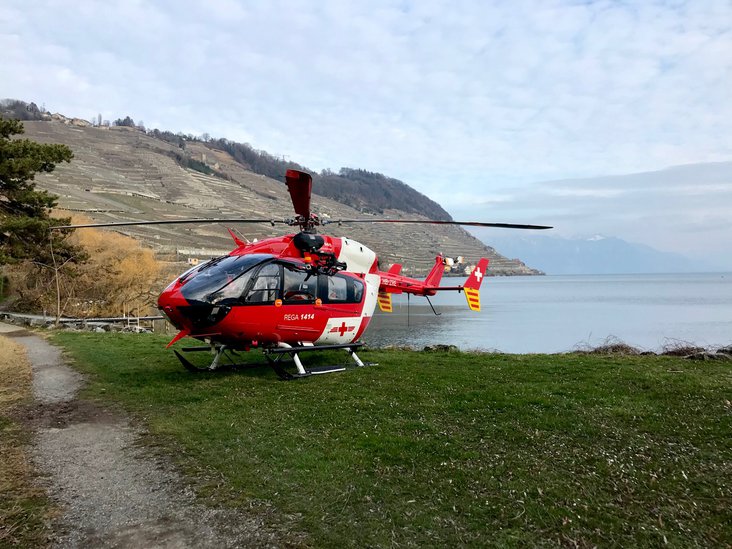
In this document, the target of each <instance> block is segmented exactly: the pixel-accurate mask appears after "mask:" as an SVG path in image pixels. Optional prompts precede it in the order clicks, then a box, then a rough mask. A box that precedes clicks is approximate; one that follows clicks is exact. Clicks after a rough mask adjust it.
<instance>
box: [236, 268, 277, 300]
mask: <svg viewBox="0 0 732 549" xmlns="http://www.w3.org/2000/svg"><path fill="white" fill-rule="evenodd" d="M281 271H282V266H281V265H278V264H277V263H268V264H267V265H264V266H263V267H262V268H261V269H259V272H258V273H257V274H256V276H255V278H254V282H253V284H251V287H250V289H249V291H248V292H247V294H246V297H245V298H244V303H245V304H260V303H274V301H275V299H279V297H280V287H281V279H282V274H281Z"/></svg>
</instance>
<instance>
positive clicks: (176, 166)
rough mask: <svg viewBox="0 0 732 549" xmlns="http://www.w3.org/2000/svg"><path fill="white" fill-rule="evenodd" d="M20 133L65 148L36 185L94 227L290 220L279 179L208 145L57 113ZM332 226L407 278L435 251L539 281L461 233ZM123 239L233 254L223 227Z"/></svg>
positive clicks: (274, 231) (322, 205)
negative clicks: (399, 267) (68, 157)
mask: <svg viewBox="0 0 732 549" xmlns="http://www.w3.org/2000/svg"><path fill="white" fill-rule="evenodd" d="M25 129H26V136H27V137H28V138H30V139H33V140H36V141H39V142H43V143H64V144H66V145H68V146H69V147H71V149H72V150H73V151H74V155H75V158H74V160H73V161H72V163H71V164H70V165H62V166H59V167H58V168H57V170H56V171H55V172H53V173H52V174H49V175H48V176H44V177H39V178H38V185H39V187H41V188H45V189H48V190H49V191H51V192H53V193H54V194H57V195H59V197H60V198H59V206H60V208H62V209H65V210H68V211H70V212H78V213H82V214H84V215H86V216H87V217H90V218H92V219H94V220H96V221H121V220H138V219H139V220H148V219H177V218H189V217H219V216H243V217H252V216H253V217H265V218H276V219H277V218H286V217H291V216H292V206H291V203H290V199H289V195H288V193H287V189H286V187H285V185H284V184H283V183H282V182H281V181H276V180H274V179H271V178H268V177H266V176H263V175H260V174H256V173H253V172H252V171H251V170H249V169H247V168H246V167H244V166H243V165H242V164H241V163H240V162H238V161H237V160H236V159H234V158H233V157H232V155H231V154H229V153H228V152H226V151H224V150H222V149H219V148H214V147H212V146H211V145H210V144H209V143H205V142H202V141H188V140H185V139H183V141H182V142H181V143H180V145H178V144H174V143H171V142H169V141H166V140H163V139H159V138H156V137H154V136H153V135H150V134H147V133H145V132H143V131H140V130H138V129H135V128H131V127H126V126H112V127H110V128H103V127H92V126H90V125H89V124H88V123H85V122H84V121H81V120H79V121H75V122H74V123H72V121H71V120H68V119H65V118H64V117H62V116H60V115H54V120H52V121H27V122H25ZM381 177H383V176H381ZM349 200H350V199H349ZM361 209H363V208H361ZM313 210H314V211H315V212H318V213H319V214H321V215H329V216H331V217H332V218H339V217H343V218H349V217H351V218H352V217H364V215H366V214H364V213H363V212H362V211H360V209H356V208H353V207H350V206H347V205H345V204H341V203H339V202H336V201H335V200H333V199H331V198H327V197H324V196H320V195H315V196H314V197H313ZM383 213H384V214H385V215H387V216H389V217H395V218H399V217H405V218H418V217H419V216H417V215H415V214H414V213H413V212H405V211H403V210H394V209H388V208H385V209H383ZM331 227H332V228H331ZM331 227H329V232H330V233H331V234H335V235H337V236H346V235H347V236H349V237H351V238H354V239H356V240H358V241H361V242H363V243H364V244H366V245H367V246H369V247H371V248H373V249H374V250H375V251H376V252H377V254H378V255H379V257H380V259H381V263H382V266H388V265H389V264H391V263H394V262H400V263H402V264H403V265H404V266H405V270H406V272H407V273H413V274H420V273H423V272H424V271H425V270H426V269H427V268H428V267H429V266H430V265H431V264H432V262H433V261H434V256H435V255H436V254H437V253H443V254H445V255H447V256H457V255H462V256H464V257H465V258H466V260H467V261H468V262H469V263H475V262H476V261H477V259H478V258H479V257H481V256H486V257H489V258H490V259H491V269H490V271H491V272H490V274H493V275H510V274H536V273H537V272H536V271H534V270H532V269H529V268H528V267H526V266H525V265H524V264H523V263H521V262H520V261H517V260H508V259H506V258H504V257H503V256H500V255H499V254H497V253H496V252H495V251H494V250H493V249H492V248H488V247H486V246H485V245H483V244H482V243H481V242H480V241H479V240H477V239H476V238H474V237H472V236H471V235H469V234H468V233H467V232H466V231H464V230H463V229H461V228H459V227H430V226H401V225H373V226H372V225H367V224H362V225H357V226H352V227H346V226H343V227H337V226H331ZM240 230H241V231H242V234H243V235H244V236H246V237H247V238H249V239H250V240H251V239H254V238H259V239H261V238H266V237H269V236H275V235H278V234H284V233H285V232H287V228H280V227H271V226H267V225H263V226H259V225H246V226H242V227H240ZM120 232H124V233H125V234H129V235H131V236H134V237H136V238H140V239H142V240H143V241H145V242H146V243H147V244H149V245H150V246H151V247H153V248H154V249H155V250H156V251H158V252H159V253H161V254H167V255H168V256H169V257H171V259H172V258H177V259H179V260H184V259H185V257H186V256H210V255H212V254H216V253H224V252H227V251H228V250H230V249H231V248H232V243H231V239H230V237H229V235H228V233H227V231H226V229H225V227H223V226H217V225H201V226H164V227H161V226H155V227H129V228H125V229H124V230H122V229H120Z"/></svg>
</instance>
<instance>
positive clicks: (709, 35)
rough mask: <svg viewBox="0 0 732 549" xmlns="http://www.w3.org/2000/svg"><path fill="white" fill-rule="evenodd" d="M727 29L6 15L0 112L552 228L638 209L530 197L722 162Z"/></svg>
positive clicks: (730, 79)
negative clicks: (546, 219) (22, 106)
mask: <svg viewBox="0 0 732 549" xmlns="http://www.w3.org/2000/svg"><path fill="white" fill-rule="evenodd" d="M731 21H732V7H730V5H729V3H728V2H726V1H715V0H709V1H705V2H683V1H681V2H670V1H669V2H664V1H652V2H630V3H619V2H611V1H603V0H601V1H597V2H575V1H570V0H566V1H565V0H562V1H557V0H554V1H549V2H546V1H539V0H536V1H518V2H480V1H477V0H475V1H468V0H460V1H457V2H447V1H442V0H439V1H438V0H422V1H416V0H398V1H397V0H394V1H388V0H375V1H373V2H368V3H346V2H341V1H339V0H322V1H319V2H306V1H304V0H273V1H271V2H243V1H237V0H216V1H215V2H208V3H200V2H195V1H193V0H181V1H176V2H173V1H172V0H167V1H161V2H155V3H150V2H141V1H127V0H117V1H101V0H97V1H91V0H87V1H74V2H71V1H70V0H46V1H42V0H39V1H35V2H31V3H28V2H23V1H21V0H6V1H5V2H3V3H2V4H1V5H0V49H1V50H2V51H3V59H2V60H0V83H2V86H1V87H0V96H3V97H15V98H19V99H24V100H28V101H35V102H37V103H39V104H42V103H45V104H46V105H47V106H48V107H49V108H50V109H53V110H56V111H61V112H64V113H65V114H68V115H73V116H81V117H85V118H91V117H93V116H95V115H96V114H97V113H102V115H103V117H104V118H108V119H115V118H118V117H120V116H126V115H130V116H132V117H133V118H135V119H136V120H140V119H142V120H144V122H145V123H146V125H147V126H148V127H159V128H161V129H170V130H173V131H183V132H186V133H194V134H201V133H203V132H208V133H209V134H211V135H213V136H221V137H227V138H230V139H236V140H242V141H249V142H250V143H251V144H252V145H254V146H255V147H257V148H262V149H265V150H268V151H270V152H272V153H273V154H279V155H287V156H288V157H289V158H292V159H296V160H298V161H299V162H301V163H302V164H304V165H306V166H309V167H311V168H313V169H322V168H326V167H329V168H336V169H337V168H339V167H341V166H353V167H361V168H365V169H370V170H374V171H381V172H383V173H386V174H388V175H391V176H394V177H398V178H400V179H403V180H404V181H406V182H407V183H409V184H410V185H412V186H414V187H415V188H417V189H418V190H420V191H421V192H423V193H425V194H427V195H428V196H431V197H432V198H435V199H437V200H439V201H443V200H444V205H445V206H446V207H447V208H448V210H450V211H451V212H453V213H456V212H461V211H465V210H470V211H475V209H476V204H479V203H480V202H483V203H486V202H487V201H488V200H491V198H490V197H491V196H493V195H502V196H503V195H505V196H509V195H513V194H517V195H518V194H521V195H525V196H528V197H532V196H536V197H540V199H537V200H530V201H527V202H526V203H525V204H524V207H523V209H522V213H524V214H526V213H527V212H529V213H530V215H532V216H537V217H538V216H540V215H541V213H542V207H545V206H546V205H547V204H553V208H554V210H550V211H547V210H546V209H545V210H544V213H551V212H554V211H556V212H562V215H564V216H566V217H563V218H562V219H570V218H571V217H572V216H575V215H577V212H575V211H571V210H570V207H569V205H573V206H574V207H582V208H583V209H585V210H587V211H595V210H596V208H597V205H598V204H604V203H606V202H605V201H608V200H612V199H615V200H616V201H615V202H611V203H612V204H614V205H615V206H618V205H619V204H620V203H621V202H620V200H621V198H622V196H621V194H622V193H621V190H620V189H622V190H623V193H625V192H631V193H632V194H633V195H635V196H637V197H639V199H643V194H642V193H641V192H640V191H638V190H633V189H629V188H628V187H627V186H623V184H622V182H620V181H612V184H611V185H610V186H608V185H607V181H604V180H593V181H592V182H591V183H588V184H587V186H586V187H580V186H571V185H570V186H567V185H563V186H558V185H555V184H551V185H548V186H547V185H544V184H542V185H535V186H533V187H536V189H535V190H534V191H532V190H531V189H532V185H530V184H531V183H533V182H537V181H546V180H567V179H569V178H588V177H590V176H600V175H607V174H624V173H636V172H642V171H653V170H659V169H661V168H664V167H666V166H671V165H678V164H689V163H700V162H718V161H725V160H729V159H730V158H732V141H730V139H729V135H732V102H730V101H729V96H730V92H731V90H732V55H731V54H732V23H731ZM724 183H725V182H722V181H720V182H716V183H713V182H710V185H712V184H713V185H724ZM550 187H551V188H553V191H549V190H548V188H550ZM693 188H694V183H693V182H692V183H690V184H689V185H688V186H687V190H686V191H683V190H682V189H680V188H679V189H677V194H679V195H680V194H684V193H685V194H686V196H692V197H693V196H694V195H695V193H694V190H693ZM712 192H715V193H718V192H722V190H719V189H717V190H714V189H713V188H712V187H710V188H709V189H708V190H707V193H712ZM552 193H553V197H552ZM607 193H610V195H613V194H615V195H616V196H608V195H607ZM583 194H584V196H582V195H583ZM697 194H701V195H702V196H703V194H704V193H697ZM557 195H561V196H557ZM476 196H477V197H485V198H480V199H479V200H478V201H477V202H476V201H475V197H476ZM555 198H556V199H561V200H554V199H555ZM647 198H648V197H647V196H646V199H647ZM663 204H666V203H665V202H664V203H663ZM493 205H495V199H494V204H493ZM666 205H667V206H668V204H666ZM506 206H507V203H506V201H504V202H503V203H502V204H501V208H502V209H501V210H500V212H501V213H507V214H510V213H512V212H511V211H509V210H508V209H506ZM659 207H661V206H659ZM699 207H700V208H701V206H699ZM516 211H517V212H518V210H516ZM710 211H711V210H710ZM658 214H659V216H662V217H663V216H665V215H666V214H665V213H664V212H662V211H660V212H659V213H658ZM609 228H610V230H609V233H610V234H612V227H609ZM619 229H623V230H627V224H625V225H621V226H620V227H619ZM644 234H645V233H643V232H641V233H638V235H637V236H638V237H639V238H637V239H635V240H639V239H640V240H642V239H643V238H644Z"/></svg>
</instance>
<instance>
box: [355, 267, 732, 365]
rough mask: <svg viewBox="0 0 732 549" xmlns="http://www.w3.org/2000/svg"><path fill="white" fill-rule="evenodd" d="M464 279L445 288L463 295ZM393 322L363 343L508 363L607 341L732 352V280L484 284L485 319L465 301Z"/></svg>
mask: <svg viewBox="0 0 732 549" xmlns="http://www.w3.org/2000/svg"><path fill="white" fill-rule="evenodd" d="M464 280H465V279H457V278H446V279H444V280H443V284H444V285H447V286H453V285H459V284H462V283H463V282H464ZM393 299H394V312H393V313H391V314H389V313H381V312H379V311H378V307H377V312H376V313H375V316H374V319H373V320H372V322H371V326H370V327H369V329H368V330H367V331H366V333H365V334H364V337H363V340H364V341H365V342H366V343H367V344H371V345H375V346H383V345H410V346H416V347H421V346H424V345H432V344H437V343H443V344H452V345H457V346H458V347H459V348H460V349H463V350H468V349H483V350H499V351H503V352H507V353H557V352H564V351H570V350H573V349H576V348H577V347H586V346H598V345H601V344H603V343H604V342H606V340H607V339H608V338H617V339H619V340H622V341H623V342H625V343H627V344H629V345H632V346H634V347H638V348H641V349H644V350H651V351H658V350H660V349H661V348H662V347H663V346H664V345H669V344H674V343H676V342H690V343H694V344H696V345H699V346H702V347H715V346H723V345H729V344H731V343H732V273H724V274H678V275H674V274H664V275H655V274H654V275H607V276H604V275H593V276H536V277H498V278H486V279H485V280H484V282H483V285H482V287H481V307H482V310H481V312H473V311H470V310H469V309H468V308H467V305H466V302H465V296H464V295H463V294H462V293H458V292H442V293H440V294H438V295H437V296H435V297H433V298H430V299H431V300H432V303H433V305H434V306H435V308H436V309H437V311H438V312H441V313H442V314H441V315H440V316H435V315H434V314H433V313H432V310H431V309H430V308H429V305H427V302H426V300H425V298H423V297H414V296H412V297H411V299H410V300H409V307H408V306H407V305H408V303H407V298H406V295H401V296H399V295H394V296H393Z"/></svg>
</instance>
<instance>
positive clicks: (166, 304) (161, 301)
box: [158, 286, 190, 330]
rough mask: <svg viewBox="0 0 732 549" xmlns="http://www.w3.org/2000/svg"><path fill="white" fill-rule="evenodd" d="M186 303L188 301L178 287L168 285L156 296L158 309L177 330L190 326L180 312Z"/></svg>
mask: <svg viewBox="0 0 732 549" xmlns="http://www.w3.org/2000/svg"><path fill="white" fill-rule="evenodd" d="M187 305H188V302H187V301H186V299H185V298H184V297H183V295H182V294H181V292H180V289H178V288H174V287H170V286H169V287H167V288H166V289H165V290H163V293H161V294H160V296H159V297H158V309H160V311H161V312H162V313H163V314H164V315H165V316H166V317H167V318H168V320H170V322H171V324H173V326H175V327H176V328H178V329H179V330H182V329H184V328H190V326H189V324H190V322H188V318H187V317H186V315H185V314H183V313H182V311H183V310H185V307H186V306H187Z"/></svg>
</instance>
